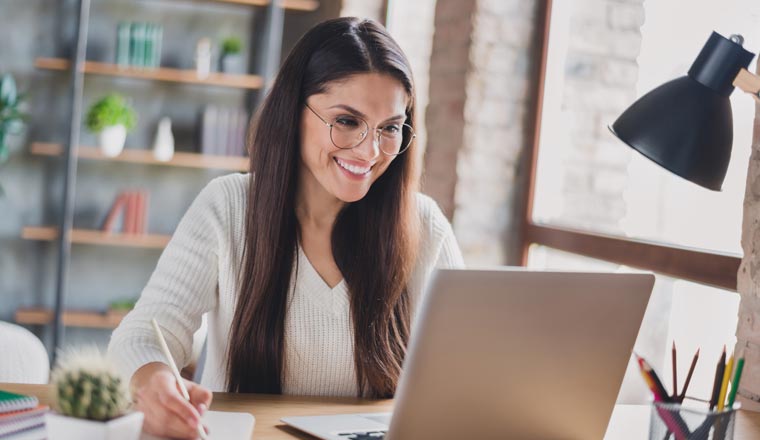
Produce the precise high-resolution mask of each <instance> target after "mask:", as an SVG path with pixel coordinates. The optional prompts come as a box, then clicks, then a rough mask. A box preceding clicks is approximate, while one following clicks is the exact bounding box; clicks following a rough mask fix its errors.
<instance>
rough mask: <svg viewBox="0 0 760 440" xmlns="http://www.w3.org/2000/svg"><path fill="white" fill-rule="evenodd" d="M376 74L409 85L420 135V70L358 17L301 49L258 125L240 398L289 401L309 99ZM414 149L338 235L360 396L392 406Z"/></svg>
mask: <svg viewBox="0 0 760 440" xmlns="http://www.w3.org/2000/svg"><path fill="white" fill-rule="evenodd" d="M369 72H373V73H382V74H387V75H390V76H392V77H393V78H395V79H396V80H398V81H399V82H400V83H401V84H402V85H403V87H404V88H405V90H406V92H407V94H408V96H409V99H408V102H409V104H408V106H407V109H406V123H407V124H410V125H412V126H413V125H414V84H413V81H412V73H411V68H410V66H409V62H408V61H407V59H406V57H405V56H404V54H403V52H402V51H401V48H399V46H398V45H397V44H396V42H395V41H394V40H393V38H392V37H391V36H390V35H389V34H388V33H387V31H386V30H385V29H384V28H383V27H382V26H381V25H379V24H378V23H376V22H374V21H371V20H359V19H357V18H352V17H350V18H349V17H344V18H337V19H333V20H328V21H325V22H323V23H321V24H319V25H317V26H315V27H314V28H312V29H311V30H310V31H308V32H307V33H306V34H305V35H304V36H303V37H302V38H301V39H300V40H299V41H298V43H297V44H296V45H295V47H294V48H293V50H292V52H291V53H290V55H289V56H288V57H287V59H286V60H285V62H284V63H283V65H282V68H281V69H280V72H279V74H278V75H277V78H276V79H275V82H274V84H273V86H272V89H271V91H270V92H269V94H268V96H267V98H266V100H265V101H264V104H263V106H262V107H261V109H260V111H259V113H258V115H257V117H256V121H255V123H254V128H253V129H252V131H251V136H250V140H249V146H250V152H251V168H250V172H251V182H250V186H249V188H248V207H247V214H246V224H245V246H244V253H243V266H242V274H241V289H240V292H239V295H238V300H237V306H236V308H235V314H234V318H233V321H232V331H231V337H230V341H229V347H228V354H229V356H228V364H227V376H228V379H227V388H228V390H229V391H232V392H256V393H280V392H281V390H282V383H281V377H282V373H283V368H284V367H285V365H284V346H285V340H284V339H285V338H284V326H285V314H286V312H287V296H288V290H289V288H290V280H291V275H292V274H293V266H294V264H293V263H294V259H295V255H296V250H297V246H298V233H299V225H298V220H297V218H296V214H295V199H296V188H297V186H298V167H299V163H300V159H299V151H300V150H299V130H300V115H301V112H302V109H303V106H304V105H305V102H306V99H307V98H308V97H309V96H311V95H314V94H318V93H322V92H324V91H326V89H327V87H328V86H329V85H330V84H331V83H334V82H335V81H339V80H343V79H346V78H348V77H349V76H351V75H355V74H358V73H369ZM414 150H415V149H414V148H410V150H409V151H406V152H405V153H403V154H402V155H400V156H398V157H396V158H395V159H394V160H393V162H391V164H390V165H389V167H388V168H387V169H386V171H385V173H384V174H383V175H382V176H380V177H379V178H378V179H377V180H376V181H375V182H374V184H373V185H372V187H371V188H370V190H369V192H368V193H367V195H366V196H365V197H364V198H362V199H361V200H359V201H356V202H353V203H349V204H346V206H345V207H344V208H343V209H342V210H341V212H340V213H339V214H338V216H337V218H336V220H335V224H334V226H333V231H332V238H331V241H332V252H333V256H334V258H335V262H336V264H337V265H338V268H339V269H340V271H341V273H342V274H343V277H344V279H345V281H346V284H347V287H348V290H349V292H350V305H351V306H350V307H351V320H352V325H353V331H354V363H355V368H356V375H357V382H358V383H357V387H358V390H359V395H360V396H366V397H390V396H393V393H394V392H395V389H396V384H397V382H398V378H399V374H400V372H401V364H402V362H403V359H404V355H405V353H406V345H407V341H408V339H409V327H410V309H409V306H410V304H409V294H408V291H407V283H408V281H409V278H410V275H411V271H412V266H413V265H414V260H415V258H416V249H417V243H418V233H419V227H418V224H417V223H418V217H417V213H416V209H415V200H414V194H415V192H416V190H417V184H418V177H417V169H416V160H415V156H416V152H415V151H414ZM296 270H297V268H296Z"/></svg>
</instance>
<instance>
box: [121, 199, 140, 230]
mask: <svg viewBox="0 0 760 440" xmlns="http://www.w3.org/2000/svg"><path fill="white" fill-rule="evenodd" d="M126 194H127V208H126V212H125V213H124V230H123V232H124V233H125V234H134V233H135V232H136V231H137V229H136V228H137V203H138V201H137V194H136V193H135V192H134V191H127V193H126Z"/></svg>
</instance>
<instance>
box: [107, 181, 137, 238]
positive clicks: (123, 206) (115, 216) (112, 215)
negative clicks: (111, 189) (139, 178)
mask: <svg viewBox="0 0 760 440" xmlns="http://www.w3.org/2000/svg"><path fill="white" fill-rule="evenodd" d="M119 220H121V221H120V222H119ZM119 223H120V224H121V232H123V233H125V234H145V233H146V231H147V229H148V191H144V190H132V191H122V192H121V193H119V195H118V196H116V199H115V200H114V202H113V204H112V205H111V209H110V210H109V211H108V215H107V216H106V220H105V221H104V222H103V231H104V232H116V230H117V229H118V228H117V226H118V224H119Z"/></svg>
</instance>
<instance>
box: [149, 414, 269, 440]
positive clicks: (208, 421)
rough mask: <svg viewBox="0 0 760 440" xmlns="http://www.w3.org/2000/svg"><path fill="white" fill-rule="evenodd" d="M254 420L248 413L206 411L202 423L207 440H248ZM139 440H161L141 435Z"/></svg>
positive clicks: (152, 436) (160, 439)
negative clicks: (207, 432)
mask: <svg viewBox="0 0 760 440" xmlns="http://www.w3.org/2000/svg"><path fill="white" fill-rule="evenodd" d="M254 422H255V419H254V418H253V416H252V415H250V414H248V413H240V412H226V411H206V414H204V415H203V423H204V424H205V425H206V426H207V427H208V430H209V436H208V438H209V440H238V439H240V440H249V439H250V438H251V435H252V434H253V425H254ZM140 440H162V437H156V436H154V435H150V434H146V433H143V434H142V436H140Z"/></svg>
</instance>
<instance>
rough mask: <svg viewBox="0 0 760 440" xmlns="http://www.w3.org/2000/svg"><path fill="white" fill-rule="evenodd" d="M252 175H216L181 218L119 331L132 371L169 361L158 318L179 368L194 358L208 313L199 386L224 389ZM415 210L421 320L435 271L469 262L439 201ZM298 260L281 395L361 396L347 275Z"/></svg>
mask: <svg viewBox="0 0 760 440" xmlns="http://www.w3.org/2000/svg"><path fill="white" fill-rule="evenodd" d="M249 181H250V175H249V174H232V175H228V176H223V177H219V178H216V179H214V180H212V181H211V182H210V183H209V184H208V185H206V187H205V188H204V189H203V190H202V191H201V192H200V194H199V195H198V196H197V197H196V199H195V200H194V201H193V203H192V204H191V206H190V208H189V209H188V210H187V212H186V213H185V215H184V216H183V217H182V220H181V221H180V223H179V225H178V226H177V229H176V230H175V232H174V235H173V236H172V238H171V240H170V241H169V244H168V245H167V247H166V248H165V249H164V251H163V253H162V254H161V257H160V258H159V260H158V264H157V266H156V269H155V271H154V272H153V274H152V275H151V277H150V279H149V280H148V284H147V285H146V287H145V288H144V290H143V291H142V294H141V295H140V298H139V299H138V301H137V303H136V305H135V308H134V309H133V310H132V311H131V312H129V313H128V314H127V315H126V316H125V317H124V319H123V320H122V322H121V324H119V326H118V327H117V328H116V330H114V332H113V335H112V336H111V341H110V343H109V347H108V353H109V356H110V357H111V358H112V359H113V360H114V362H115V364H116V365H117V366H118V367H119V368H120V369H121V370H122V372H123V373H124V375H125V377H127V378H131V377H132V375H133V374H134V372H135V371H137V369H139V368H140V367H141V366H143V365H145V364H147V363H150V362H163V363H166V358H165V357H164V355H163V352H162V351H161V348H160V346H159V344H158V342H157V341H156V336H155V334H154V331H153V328H152V326H151V319H152V318H155V319H156V320H157V321H158V322H159V323H160V325H161V327H162V330H163V333H164V337H165V339H166V342H167V344H168V346H169V350H170V351H171V354H172V357H173V358H174V360H175V362H176V363H177V365H179V366H180V367H181V366H184V365H187V364H188V363H189V362H190V361H191V355H192V342H193V334H194V333H195V331H196V330H197V329H198V328H199V327H200V325H201V320H202V316H203V315H204V314H205V315H206V316H207V319H208V336H207V347H206V358H205V363H204V365H203V375H202V378H201V384H202V385H203V386H205V387H207V388H209V389H210V390H212V391H226V389H225V387H226V383H227V376H226V374H227V373H226V363H227V357H226V353H227V348H228V347H227V345H228V341H229V338H230V329H231V326H232V325H233V322H232V320H233V315H234V309H235V306H236V303H237V298H238V295H239V294H240V278H241V277H240V275H241V273H240V268H241V266H242V261H243V259H242V257H243V245H244V242H245V241H244V239H245V235H244V234H245V230H244V226H245V215H246V206H247V203H248V202H247V200H248V198H247V194H248V185H249ZM417 209H418V212H419V216H420V224H421V226H422V230H421V235H420V247H419V250H418V256H417V261H416V264H415V267H414V269H413V272H412V275H411V278H410V281H409V284H408V286H407V289H408V292H409V295H410V300H411V301H410V304H411V310H412V316H413V317H414V316H415V311H416V309H417V306H418V305H419V302H420V300H421V298H422V295H423V293H424V291H425V286H426V284H427V282H428V280H429V278H430V276H431V274H432V272H433V270H434V269H435V268H452V267H463V266H464V262H463V259H462V255H461V252H460V250H459V247H458V245H457V242H456V239H455V237H454V234H453V231H452V229H451V226H450V225H449V222H448V220H447V219H446V217H445V216H444V215H443V213H442V212H441V210H440V209H439V208H438V205H437V204H436V203H435V202H434V201H433V200H432V199H431V198H430V197H427V196H425V195H422V194H418V195H417ZM295 262H296V263H297V264H296V265H294V270H293V274H292V276H291V280H290V289H289V292H288V301H287V302H288V309H287V312H286V314H285V316H286V317H285V321H286V322H285V353H284V371H283V372H282V392H283V394H293V395H312V396H357V395H358V387H357V383H356V382H357V380H356V371H355V368H354V340H353V329H352V323H351V316H350V304H349V291H348V287H347V285H346V283H345V281H341V282H339V283H338V284H337V285H335V286H334V287H332V288H330V287H329V286H328V285H327V284H326V283H325V281H324V280H323V279H322V278H321V277H320V275H319V273H318V272H317V271H316V269H315V268H314V267H313V266H312V264H311V262H309V260H308V258H307V257H306V255H305V254H304V252H303V249H301V247H300V246H299V247H298V252H297V255H296V261H295ZM296 268H297V270H296ZM413 319H414V318H413Z"/></svg>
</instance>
